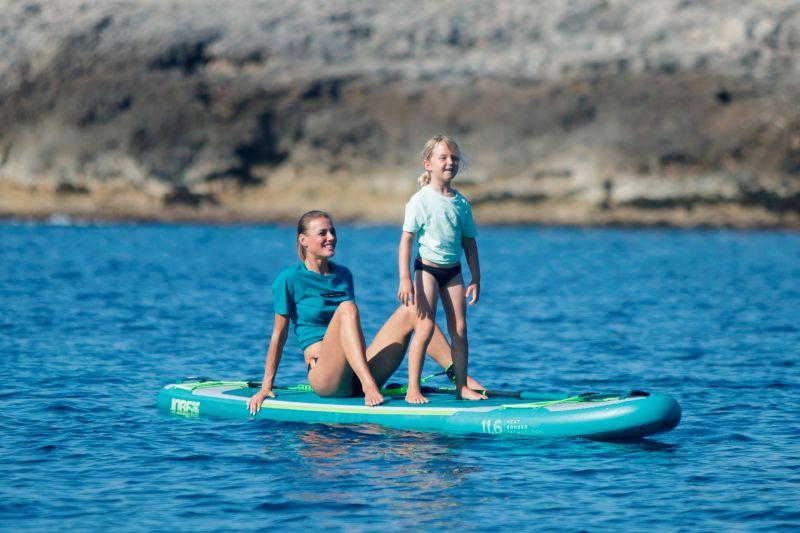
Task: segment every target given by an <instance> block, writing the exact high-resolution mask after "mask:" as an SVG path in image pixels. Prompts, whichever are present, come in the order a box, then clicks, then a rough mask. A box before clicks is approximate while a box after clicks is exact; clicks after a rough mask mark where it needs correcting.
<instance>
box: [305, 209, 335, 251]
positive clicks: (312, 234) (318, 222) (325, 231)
mask: <svg viewBox="0 0 800 533" xmlns="http://www.w3.org/2000/svg"><path fill="white" fill-rule="evenodd" d="M298 240H299V241H300V245H301V246H302V247H303V248H305V250H306V257H309V256H311V257H315V258H319V259H321V258H325V259H327V258H329V257H333V255H334V254H335V253H336V228H334V227H333V222H331V220H330V219H328V218H325V217H319V218H315V219H314V220H312V221H310V222H309V223H308V229H307V230H306V232H305V233H301V234H300V235H299V237H298Z"/></svg>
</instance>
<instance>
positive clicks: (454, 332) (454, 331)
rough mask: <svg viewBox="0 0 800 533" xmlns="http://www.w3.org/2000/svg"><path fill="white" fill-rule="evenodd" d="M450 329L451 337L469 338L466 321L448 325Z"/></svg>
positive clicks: (464, 339)
mask: <svg viewBox="0 0 800 533" xmlns="http://www.w3.org/2000/svg"><path fill="white" fill-rule="evenodd" d="M447 329H448V331H449V333H450V337H452V338H453V340H455V339H459V340H463V341H466V339H467V323H466V322H456V323H455V324H453V325H452V326H451V325H448V328H447Z"/></svg>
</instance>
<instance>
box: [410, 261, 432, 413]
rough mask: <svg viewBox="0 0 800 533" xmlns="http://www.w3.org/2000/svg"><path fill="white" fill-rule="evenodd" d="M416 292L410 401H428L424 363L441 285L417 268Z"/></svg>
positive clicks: (411, 351)
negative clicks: (424, 383)
mask: <svg viewBox="0 0 800 533" xmlns="http://www.w3.org/2000/svg"><path fill="white" fill-rule="evenodd" d="M414 292H415V294H416V300H417V323H416V324H415V325H414V339H413V340H412V341H411V347H410V348H409V350H408V391H407V392H406V401H407V402H409V403H428V399H427V398H426V397H425V396H423V395H422V385H421V383H420V378H421V376H422V364H423V361H424V359H425V352H426V351H427V348H428V343H429V342H430V340H431V337H432V336H433V331H434V329H435V328H436V305H437V302H438V299H439V286H438V285H437V283H436V279H435V278H434V277H433V276H432V275H431V274H430V273H428V272H423V271H422V270H417V271H416V272H415V274H414Z"/></svg>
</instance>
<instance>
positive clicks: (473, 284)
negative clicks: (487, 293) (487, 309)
mask: <svg viewBox="0 0 800 533" xmlns="http://www.w3.org/2000/svg"><path fill="white" fill-rule="evenodd" d="M470 295H471V296H472V299H471V300H470V301H469V305H475V304H476V303H478V298H480V296H481V281H480V280H474V279H473V280H472V281H470V282H469V286H468V287H467V293H466V295H465V296H466V297H467V298H469V297H470Z"/></svg>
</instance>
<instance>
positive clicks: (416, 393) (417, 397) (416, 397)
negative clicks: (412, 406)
mask: <svg viewBox="0 0 800 533" xmlns="http://www.w3.org/2000/svg"><path fill="white" fill-rule="evenodd" d="M406 402H408V403H428V399H427V398H426V397H425V396H423V395H422V391H421V390H419V389H412V388H411V387H409V388H408V390H407V391H406Z"/></svg>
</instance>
